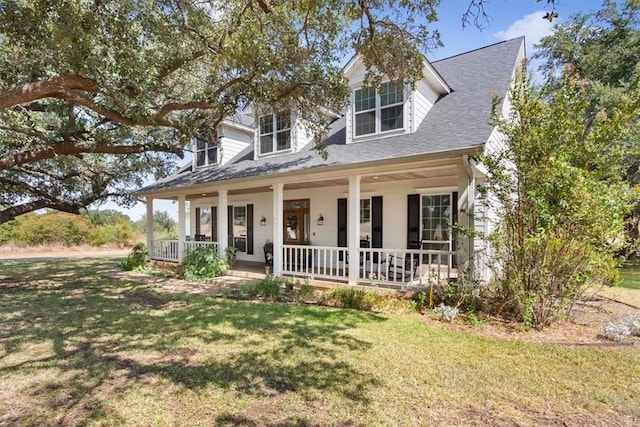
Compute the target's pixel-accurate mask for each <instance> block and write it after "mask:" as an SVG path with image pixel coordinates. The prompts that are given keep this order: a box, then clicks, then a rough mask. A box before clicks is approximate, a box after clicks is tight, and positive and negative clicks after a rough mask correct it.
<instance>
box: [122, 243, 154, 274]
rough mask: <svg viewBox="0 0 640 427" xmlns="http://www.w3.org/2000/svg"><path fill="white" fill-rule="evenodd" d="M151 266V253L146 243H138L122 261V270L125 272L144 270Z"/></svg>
mask: <svg viewBox="0 0 640 427" xmlns="http://www.w3.org/2000/svg"><path fill="white" fill-rule="evenodd" d="M148 265H149V253H148V252H147V247H146V246H145V245H144V243H138V244H136V245H135V246H134V247H133V248H131V252H130V253H129V255H128V256H127V257H126V258H125V259H123V260H122V262H121V263H120V268H121V269H122V270H123V271H131V270H139V269H144V268H145V267H147V266H148Z"/></svg>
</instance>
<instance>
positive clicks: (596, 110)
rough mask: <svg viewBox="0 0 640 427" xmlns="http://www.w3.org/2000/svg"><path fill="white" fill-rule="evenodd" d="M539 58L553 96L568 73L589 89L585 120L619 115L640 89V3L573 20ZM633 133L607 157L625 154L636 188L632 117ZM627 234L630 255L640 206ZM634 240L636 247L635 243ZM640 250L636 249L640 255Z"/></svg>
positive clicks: (637, 135) (639, 173)
mask: <svg viewBox="0 0 640 427" xmlns="http://www.w3.org/2000/svg"><path fill="white" fill-rule="evenodd" d="M539 48H540V49H539V53H538V55H537V56H538V57H539V58H542V59H543V60H545V62H544V64H543V65H542V67H541V68H542V70H543V71H545V72H547V73H549V75H550V79H549V83H548V86H547V92H551V91H553V90H555V89H556V88H557V87H558V85H559V84H561V83H562V69H563V68H568V69H569V70H570V71H571V72H572V73H574V74H575V75H577V76H579V78H580V79H581V81H582V84H584V85H587V86H588V87H589V90H588V91H587V94H588V95H587V96H588V99H589V108H587V109H586V110H585V121H586V122H587V123H592V122H593V121H594V120H596V117H597V116H598V115H599V114H608V115H611V114H613V113H614V112H615V111H616V110H617V109H618V108H619V106H620V105H621V104H622V103H624V102H626V100H627V95H628V94H629V93H630V92H632V90H633V87H634V86H635V85H636V79H637V75H636V73H635V69H636V67H637V66H638V64H639V63H640V1H639V0H625V1H618V2H615V1H612V0H606V1H605V2H604V3H603V6H602V8H601V9H600V10H597V11H593V12H590V13H582V14H577V15H574V16H571V17H570V18H569V19H568V20H567V22H566V23H564V24H562V25H557V26H555V27H554V31H553V34H551V35H550V36H548V37H545V38H543V39H542V41H541V43H540V45H539ZM626 125H627V126H628V127H629V129H628V132H624V133H623V134H620V135H618V136H617V138H616V139H615V140H610V141H608V143H607V145H606V146H605V147H603V154H604V155H605V156H606V155H608V153H610V152H612V151H614V150H618V151H621V152H622V153H623V156H621V158H620V164H619V165H618V168H616V169H618V170H620V172H621V173H622V174H624V175H626V179H627V181H628V182H629V183H630V184H631V185H637V184H638V183H640V143H639V142H640V120H638V116H632V117H630V118H629V121H628V123H627V124H626ZM627 233H628V234H629V236H630V237H631V238H632V241H631V242H630V243H631V246H630V247H629V248H628V250H630V251H633V250H634V249H633V246H637V245H638V243H640V204H638V205H637V206H636V208H635V210H634V211H633V213H632V215H630V216H629V217H628V222H627ZM633 241H635V242H636V243H635V244H634V243H633ZM637 249H638V248H636V250H637Z"/></svg>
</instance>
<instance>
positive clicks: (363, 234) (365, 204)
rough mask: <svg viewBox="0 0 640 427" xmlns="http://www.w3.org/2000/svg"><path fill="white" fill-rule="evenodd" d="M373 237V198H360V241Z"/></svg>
mask: <svg viewBox="0 0 640 427" xmlns="http://www.w3.org/2000/svg"><path fill="white" fill-rule="evenodd" d="M370 239H371V199H368V198H367V199H360V242H362V241H367V242H368V241H369V240H370Z"/></svg>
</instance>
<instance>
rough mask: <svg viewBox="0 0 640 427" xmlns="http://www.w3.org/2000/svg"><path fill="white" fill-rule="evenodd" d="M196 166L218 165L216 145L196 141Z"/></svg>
mask: <svg viewBox="0 0 640 427" xmlns="http://www.w3.org/2000/svg"><path fill="white" fill-rule="evenodd" d="M195 151H196V152H195V157H196V166H197V167H200V166H211V165H217V164H218V144H217V143H216V142H204V141H200V140H196V150H195Z"/></svg>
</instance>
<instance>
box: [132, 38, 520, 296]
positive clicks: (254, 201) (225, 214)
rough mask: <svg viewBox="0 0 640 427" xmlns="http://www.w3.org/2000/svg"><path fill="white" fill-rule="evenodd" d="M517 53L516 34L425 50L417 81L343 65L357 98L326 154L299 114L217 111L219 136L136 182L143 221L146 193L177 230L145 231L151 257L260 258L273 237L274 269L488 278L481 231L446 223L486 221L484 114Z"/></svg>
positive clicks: (487, 128)
mask: <svg viewBox="0 0 640 427" xmlns="http://www.w3.org/2000/svg"><path fill="white" fill-rule="evenodd" d="M524 58H525V51H524V39H523V38H517V39H512V40H508V41H505V42H501V43H497V44H494V45H491V46H487V47H484V48H481V49H477V50H474V51H471V52H466V53H463V54H460V55H457V56H453V57H450V58H447V59H443V60H439V61H434V62H432V63H430V62H428V61H426V60H425V61H424V67H423V78H422V79H421V80H420V81H419V82H418V83H417V85H416V87H415V89H414V90H412V89H411V88H409V87H408V86H405V85H403V84H402V82H398V81H387V82H384V83H383V84H382V85H381V86H380V88H379V89H378V90H374V89H369V88H366V87H364V86H363V79H364V74H365V71H366V70H365V69H364V68H363V64H362V63H361V61H360V60H359V59H358V57H355V58H354V59H353V60H352V61H351V62H350V63H349V64H348V65H347V66H346V67H345V70H344V73H345V76H346V77H347V78H348V80H349V86H350V88H351V100H350V103H349V105H348V107H347V108H346V110H345V111H343V112H342V113H341V114H335V116H334V117H333V119H335V120H334V122H333V123H332V125H331V129H330V132H329V135H328V137H327V139H326V141H325V142H326V146H327V153H328V158H327V159H326V160H324V159H322V158H321V156H320V155H319V154H318V153H317V152H316V151H315V150H314V149H313V148H312V146H313V142H312V138H311V136H310V135H309V134H308V132H306V131H305V127H304V124H303V123H302V122H301V121H299V120H298V118H297V117H296V114H295V112H289V111H280V112H270V113H269V114H247V115H242V116H241V117H234V118H230V119H228V120H225V121H224V122H223V123H222V124H221V125H220V127H219V129H218V135H219V138H218V141H216V142H214V143H211V144H209V143H202V142H200V143H198V144H197V146H196V147H195V152H194V159H193V164H189V165H187V166H185V167H183V168H182V169H181V170H179V171H178V172H177V173H175V174H173V175H171V176H169V177H167V178H165V179H163V180H160V181H158V182H156V183H154V184H152V185H149V186H147V187H145V188H143V189H141V190H140V191H139V192H138V195H142V196H144V197H146V199H147V202H148V204H147V209H148V211H147V212H148V214H147V218H148V221H151V217H152V215H153V200H154V199H171V200H176V201H177V203H178V226H179V236H178V239H177V240H170V241H168V240H162V241H158V240H156V241H154V239H153V236H152V235H150V236H149V242H148V243H149V248H150V254H151V257H152V258H155V259H164V260H171V261H179V260H180V259H181V258H182V255H183V253H184V251H185V250H186V248H188V247H190V246H194V245H212V246H214V247H216V248H217V249H218V251H219V252H220V253H222V254H224V253H225V249H226V248H227V247H229V246H234V247H236V248H237V258H238V259H239V260H244V261H253V262H259V263H265V261H266V259H265V252H264V248H265V244H266V243H268V242H269V243H272V245H273V250H272V251H271V252H270V253H272V256H273V260H272V261H273V266H272V269H273V270H272V271H273V273H274V274H275V275H286V274H291V275H302V276H309V277H313V278H322V279H329V280H338V281H344V282H347V283H349V284H356V283H359V282H360V283H362V282H364V283H369V282H370V281H371V280H375V281H377V282H388V283H395V284H402V285H404V284H407V283H423V282H424V281H425V280H428V278H429V277H433V276H434V275H437V276H438V277H447V278H451V277H456V276H457V275H459V274H460V273H461V272H462V271H463V270H464V271H465V272H468V273H469V274H471V275H473V277H475V278H478V279H483V278H487V277H488V275H489V272H488V271H487V268H486V266H485V263H484V262H483V260H484V248H483V246H482V244H481V242H478V241H474V240H473V239H472V238H469V237H466V236H462V235H456V233H455V232H454V231H453V230H452V228H451V225H452V224H461V225H464V226H470V227H474V228H476V229H480V230H481V231H484V232H486V231H489V230H488V228H489V227H490V221H487V220H486V218H487V217H490V216H491V207H490V206H485V205H484V204H483V202H482V201H481V199H480V198H479V196H478V192H477V186H479V185H482V182H483V180H484V179H485V175H484V173H483V169H482V167H481V166H480V165H478V164H477V162H476V160H475V159H476V157H477V156H478V155H479V154H480V153H482V152H483V151H485V150H488V149H491V147H492V145H496V144H499V143H500V137H499V133H498V132H497V130H496V129H495V128H494V127H493V126H492V125H490V124H488V123H489V118H490V115H491V108H492V95H493V94H497V95H498V96H500V97H501V98H502V99H507V96H506V95H507V92H508V89H509V87H510V85H511V83H512V81H513V79H514V78H515V75H516V73H517V72H518V71H519V70H520V67H521V65H522V61H523V60H524ZM503 103H506V101H503ZM506 108H508V106H507V105H506V104H505V105H503V111H506ZM328 114H329V113H328ZM187 202H188V206H189V209H188V212H187ZM148 229H149V230H152V227H148ZM187 229H188V230H189V233H187ZM267 246H269V245H267Z"/></svg>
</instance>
